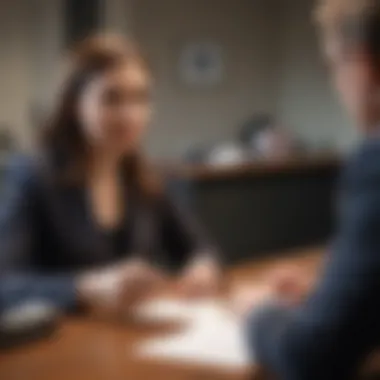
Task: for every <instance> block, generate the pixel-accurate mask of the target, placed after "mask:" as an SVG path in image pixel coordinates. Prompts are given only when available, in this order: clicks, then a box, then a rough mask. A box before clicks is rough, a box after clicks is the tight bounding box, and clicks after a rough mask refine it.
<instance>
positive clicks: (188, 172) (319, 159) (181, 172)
mask: <svg viewBox="0 0 380 380" xmlns="http://www.w3.org/2000/svg"><path fill="white" fill-rule="evenodd" d="M341 162H342V160H341V158H340V157H339V156H338V155H334V154H319V155H310V156H304V157H302V156H301V157H292V158H288V159H279V160H257V161H252V162H247V163H242V164H237V165H220V166H215V165H205V164H196V165H180V166H178V165H177V166H174V167H173V166H170V165H168V166H167V168H166V171H167V172H169V173H171V174H172V175H175V176H177V177H182V178H186V179H189V180H202V181H203V180H214V179H232V178H240V177H245V176H264V175H265V176H268V175H269V176H270V175H278V174H284V173H294V172H297V173H298V172H303V173H309V172H312V171H315V170H326V169H328V170H337V169H339V167H340V165H341Z"/></svg>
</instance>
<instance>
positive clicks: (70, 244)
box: [0, 36, 218, 309]
mask: <svg viewBox="0 0 380 380" xmlns="http://www.w3.org/2000/svg"><path fill="white" fill-rule="evenodd" d="M70 59H71V61H70V63H71V68H70V70H69V75H68V77H67V79H66V82H65V83H64V85H63V87H62V93H61V94H60V98H59V102H58V105H57V107H56V110H55V113H54V114H53V117H52V118H51V120H50V122H49V125H48V128H46V130H45V131H44V135H43V139H42V149H41V150H40V151H41V154H39V155H38V158H37V159H33V160H28V162H23V163H22V164H18V165H17V164H16V165H13V166H12V167H11V170H10V176H9V178H8V179H7V188H8V195H7V198H6V204H5V209H4V210H3V215H2V219H1V228H0V231H1V234H2V236H1V239H0V243H1V247H0V271H1V272H0V274H1V277H0V281H1V282H0V304H1V303H3V306H5V307H11V306H15V305H16V306H17V305H19V304H20V303H23V302H25V301H33V300H35V299H38V300H41V299H42V300H43V301H46V302H48V303H50V304H53V305H54V306H56V307H59V308H62V309H68V308H72V307H74V306H76V305H78V304H84V305H88V306H95V305H97V306H103V307H107V308H111V309H118V308H123V309H125V307H126V306H127V305H128V304H129V303H131V302H134V301H136V299H140V298H141V297H143V296H145V295H147V294H148V293H149V292H151V291H152V288H155V289H156V287H157V284H158V281H159V279H160V278H161V276H162V274H160V273H158V270H157V269H154V267H153V265H152V263H154V262H155V261H156V257H157V255H160V254H161V253H168V254H169V255H170V258H171V260H172V261H177V262H181V263H187V266H186V268H185V270H184V272H183V274H182V276H181V278H180V288H181V289H182V290H183V291H184V292H186V293H193V292H199V291H202V292H208V291H211V290H213V289H214V287H215V286H216V283H217V278H218V266H217V264H216V261H215V258H214V254H213V249H212V248H211V247H210V246H209V245H208V244H207V243H205V241H204V239H203V238H201V236H200V234H199V233H198V232H197V231H196V229H194V227H193V226H191V225H190V224H189V222H188V221H186V220H185V218H184V216H183V215H182V214H181V213H180V212H179V210H178V208H177V207H175V206H174V205H173V204H172V202H171V201H170V199H168V197H167V196H166V195H165V191H164V186H163V184H161V183H160V182H159V181H158V179H157V178H156V176H154V173H152V172H151V171H150V170H149V168H148V167H147V165H146V164H145V162H144V160H143V157H142V154H141V153H142V152H141V142H142V138H143V136H144V134H145V131H146V128H147V125H148V124H149V122H150V116H151V90H152V88H151V84H152V78H151V74H150V72H149V69H148V66H147V64H146V63H145V61H144V60H143V58H142V56H141V54H140V52H139V51H138V49H137V48H136V46H134V45H133V44H132V43H130V42H129V41H124V40H122V39H121V38H118V37H115V36H113V37H110V36H95V37H91V38H89V39H87V40H85V41H84V42H82V43H81V44H80V45H79V46H78V48H77V49H76V50H75V51H74V52H73V53H72V55H71V57H70Z"/></svg>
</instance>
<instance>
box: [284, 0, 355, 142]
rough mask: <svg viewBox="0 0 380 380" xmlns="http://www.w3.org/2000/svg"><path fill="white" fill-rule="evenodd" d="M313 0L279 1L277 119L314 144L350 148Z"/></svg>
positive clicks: (350, 130) (350, 132) (350, 129)
mask: <svg viewBox="0 0 380 380" xmlns="http://www.w3.org/2000/svg"><path fill="white" fill-rule="evenodd" d="M314 4H315V1H313V0H283V3H282V5H281V6H282V9H281V14H282V21H281V22H280V23H279V25H278V28H277V33H278V36H279V39H280V40H281V55H282V58H281V60H280V61H279V67H278V70H279V85H278V97H277V101H278V103H277V111H278V116H279V118H280V119H282V120H284V122H285V123H286V124H287V125H288V126H289V127H290V128H292V129H293V130H294V131H295V132H297V133H298V134H300V135H301V136H302V137H304V138H305V139H306V140H307V141H308V142H310V143H312V144H313V145H332V146H337V147H338V148H339V149H341V150H346V149H348V148H349V147H350V146H351V145H352V143H353V142H354V141H356V138H357V136H356V133H355V130H354V128H353V126H352V124H351V123H350V121H349V120H347V118H346V116H345V113H344V110H343V109H342V108H341V106H340V104H339V102H338V100H337V97H336V94H335V93H334V91H333V90H332V88H331V85H330V82H329V74H328V71H327V67H326V65H325V62H324V61H323V58H322V56H321V53H320V42H319V40H318V32H317V29H316V27H315V24H313V22H312V11H313V7H314Z"/></svg>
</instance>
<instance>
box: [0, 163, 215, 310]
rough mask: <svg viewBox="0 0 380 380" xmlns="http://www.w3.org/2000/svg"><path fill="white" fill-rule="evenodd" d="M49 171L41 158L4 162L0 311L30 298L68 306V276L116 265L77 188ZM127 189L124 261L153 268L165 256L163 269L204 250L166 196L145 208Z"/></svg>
mask: <svg viewBox="0 0 380 380" xmlns="http://www.w3.org/2000/svg"><path fill="white" fill-rule="evenodd" d="M46 160H48V162H46ZM54 165H55V164H54V162H50V161H49V159H48V158H47V157H45V158H44V159H43V160H40V159H38V160H37V159H32V158H25V157H21V158H18V159H16V160H14V161H13V162H12V163H11V165H10V167H9V169H8V173H7V175H6V177H5V195H4V204H3V208H2V210H1V217H0V310H1V308H9V307H11V306H14V305H17V304H19V303H21V302H24V301H26V300H30V299H36V298H37V299H39V300H41V299H42V300H47V301H48V302H50V303H52V304H53V305H56V306H57V307H60V308H71V307H72V306H74V305H75V301H76V296H75V286H74V285H75V284H74V278H75V276H76V273H78V272H80V271H83V270H86V269H89V268H90V267H101V266H104V265H107V264H110V263H112V262H113V261H115V260H116V257H114V255H113V252H112V248H111V246H110V242H109V241H108V240H107V239H106V236H105V234H104V233H103V232H104V231H102V229H101V228H100V227H99V226H98V225H97V224H96V221H95V220H94V219H93V218H92V214H91V210H90V208H89V206H88V204H87V198H86V191H85V189H84V188H83V187H81V186H65V185H63V184H61V185H60V184H58V183H56V181H54V180H52V177H51V176H50V175H49V171H50V170H52V169H53V170H54V168H55V166H54ZM129 190H130V189H128V188H127V187H126V197H128V200H127V202H126V203H127V210H126V214H127V218H126V222H125V224H124V225H123V233H125V239H124V240H125V241H126V246H125V257H127V256H128V254H139V255H144V257H145V259H147V260H151V261H153V262H154V263H157V261H160V260H159V258H162V256H163V255H167V256H168V258H169V261H170V262H171V263H173V262H174V263H177V264H182V263H184V262H185V261H186V260H187V259H188V258H189V257H190V256H191V255H194V254H196V253H197V252H200V251H205V250H208V251H209V250H210V247H209V245H208V243H206V239H205V238H204V237H203V234H202V233H201V232H200V231H199V229H198V228H197V227H196V226H195V223H193V222H192V221H190V220H189V218H188V217H187V216H185V214H184V212H183V211H182V210H181V209H180V207H179V206H178V204H175V202H174V201H173V199H172V198H173V197H169V196H165V195H163V196H162V197H161V198H160V199H158V200H157V201H156V202H153V203H149V205H148V204H146V205H145V204H143V203H142V202H139V199H138V197H137V196H136V194H133V192H131V191H129ZM118 259H120V257H118Z"/></svg>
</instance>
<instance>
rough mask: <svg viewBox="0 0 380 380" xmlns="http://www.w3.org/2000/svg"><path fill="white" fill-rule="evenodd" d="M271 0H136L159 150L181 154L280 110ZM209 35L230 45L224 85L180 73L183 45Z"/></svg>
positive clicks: (151, 141) (153, 140) (153, 145)
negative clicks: (193, 84)
mask: <svg viewBox="0 0 380 380" xmlns="http://www.w3.org/2000/svg"><path fill="white" fill-rule="evenodd" d="M269 3H270V2H268V1H266V0H255V1H251V0H235V1H231V0H207V1H205V0H192V1H188V0H160V1H156V0H136V1H135V2H134V7H133V26H134V32H135V35H136V38H137V39H138V40H139V41H140V42H141V43H142V45H143V46H144V48H145V50H146V53H147V56H148V57H149V58H150V61H151V63H152V66H153V69H154V72H155V75H156V84H157V88H156V93H155V98H156V100H157V105H156V113H155V122H154V125H153V128H152V132H151V133H150V136H149V138H148V147H149V150H150V151H151V152H152V154H153V155H156V156H160V157H167V158H171V157H176V156H179V155H180V154H181V153H182V152H183V151H184V150H186V149H187V148H188V147H190V146H192V145H194V144H195V145H196V144H202V143H205V142H206V143H207V142H215V141H222V140H225V139H228V138H230V137H231V136H234V135H235V133H236V132H237V128H238V126H239V124H241V123H242V122H243V121H244V120H245V119H246V118H247V117H249V116H250V115H252V114H254V113H255V112H261V111H269V112H272V111H273V110H274V106H275V101H274V84H275V83H274V80H273V78H274V73H273V69H274V65H275V60H274V59H273V55H274V54H275V53H276V51H275V50H274V49H272V46H273V41H272V39H273V37H274V35H273V32H274V28H273V25H272V23H273V20H274V19H273V17H272V14H271V8H270V7H269ZM203 40H211V41H215V42H216V43H219V44H220V45H221V46H222V48H223V50H224V57H225V65H226V74H225V79H224V80H223V83H221V84H220V86H217V87H215V88H209V89H207V88H206V89H194V88H189V87H187V86H186V85H183V84H182V83H181V81H180V79H179V75H178V61H179V54H180V50H181V48H182V47H183V46H184V45H185V44H186V43H188V42H198V41H203Z"/></svg>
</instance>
